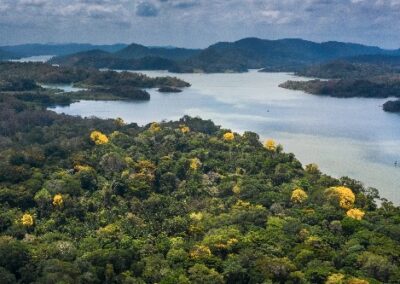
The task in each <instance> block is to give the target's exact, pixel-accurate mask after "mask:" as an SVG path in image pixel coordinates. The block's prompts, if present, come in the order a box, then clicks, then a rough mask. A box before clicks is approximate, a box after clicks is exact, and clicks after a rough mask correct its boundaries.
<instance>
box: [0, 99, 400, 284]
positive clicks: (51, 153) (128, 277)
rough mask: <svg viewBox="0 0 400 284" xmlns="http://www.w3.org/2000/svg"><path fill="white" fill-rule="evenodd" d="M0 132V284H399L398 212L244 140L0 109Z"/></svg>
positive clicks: (204, 127) (10, 105) (191, 121)
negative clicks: (62, 283)
mask: <svg viewBox="0 0 400 284" xmlns="http://www.w3.org/2000/svg"><path fill="white" fill-rule="evenodd" d="M0 125H1V128H0V129H1V130H0V157H1V159H0V205H1V206H0V220H1V222H0V282H1V283H16V282H20V283H56V282H64V283H107V282H108V283H193V284H201V283H221V284H222V283H243V284H244V283H317V284H318V283H320V284H325V283H338V281H340V282H342V283H346V284H369V283H370V284H374V283H396V282H398V280H399V275H400V270H399V267H400V263H399V259H400V238H399V236H400V234H399V228H400V226H399V218H400V210H399V208H398V207H395V206H394V205H393V204H392V203H390V202H388V201H386V200H381V207H378V206H377V205H376V203H375V202H376V201H375V200H376V199H379V195H378V192H377V190H375V189H371V188H365V187H363V185H362V184H361V183H360V182H357V181H355V180H352V179H350V178H348V177H343V178H341V179H335V178H332V177H330V176H328V175H325V174H323V173H321V172H320V170H319V169H318V166H316V165H315V164H311V165H307V166H305V167H303V166H302V165H301V164H300V162H299V161H298V160H297V159H296V157H295V156H294V155H293V154H289V153H285V152H284V151H283V149H282V146H280V145H279V144H277V143H276V142H275V141H273V140H268V141H267V142H266V143H265V144H264V145H263V144H262V143H261V142H260V139H259V136H258V135H257V134H256V133H252V132H245V133H244V134H243V135H240V134H238V133H233V132H231V131H230V130H228V129H222V128H221V127H219V126H216V125H214V123H212V122H211V121H204V120H201V119H199V118H190V117H184V118H182V119H180V120H179V121H171V122H165V123H152V124H149V125H146V126H143V127H139V126H138V125H136V124H134V123H132V124H126V123H124V121H123V120H122V119H116V120H100V119H96V118H90V119H82V118H79V117H71V116H66V115H57V114H55V113H53V112H50V111H47V110H45V109H43V108H42V107H40V106H38V105H36V104H33V105H29V104H26V103H25V102H23V101H20V100H19V99H18V98H16V97H4V96H0ZM340 282H339V283H340Z"/></svg>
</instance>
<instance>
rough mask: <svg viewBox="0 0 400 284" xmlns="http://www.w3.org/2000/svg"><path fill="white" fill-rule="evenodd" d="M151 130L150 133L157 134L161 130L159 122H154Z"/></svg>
mask: <svg viewBox="0 0 400 284" xmlns="http://www.w3.org/2000/svg"><path fill="white" fill-rule="evenodd" d="M149 130H150V132H153V133H156V132H159V131H160V130H161V126H160V124H158V123H157V122H153V123H152V124H150V127H149Z"/></svg>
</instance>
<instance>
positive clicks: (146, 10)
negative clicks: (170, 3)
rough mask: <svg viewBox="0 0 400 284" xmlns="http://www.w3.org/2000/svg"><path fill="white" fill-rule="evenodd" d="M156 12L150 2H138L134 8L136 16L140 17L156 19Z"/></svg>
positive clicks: (155, 8)
mask: <svg viewBox="0 0 400 284" xmlns="http://www.w3.org/2000/svg"><path fill="white" fill-rule="evenodd" d="M158 12H159V11H158V9H157V7H156V6H155V5H154V4H152V3H150V2H140V3H138V4H137V6H136V15H138V16H140V17H156V16H157V15H158Z"/></svg>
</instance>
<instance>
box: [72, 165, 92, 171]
mask: <svg viewBox="0 0 400 284" xmlns="http://www.w3.org/2000/svg"><path fill="white" fill-rule="evenodd" d="M74 170H75V172H90V171H92V170H93V168H92V167H91V166H83V165H76V166H74Z"/></svg>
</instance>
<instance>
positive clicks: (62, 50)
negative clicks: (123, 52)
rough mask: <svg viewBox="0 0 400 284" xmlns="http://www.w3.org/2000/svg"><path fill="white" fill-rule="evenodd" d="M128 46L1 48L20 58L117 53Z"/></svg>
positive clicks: (80, 45) (61, 45)
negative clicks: (96, 51) (97, 52)
mask: <svg viewBox="0 0 400 284" xmlns="http://www.w3.org/2000/svg"><path fill="white" fill-rule="evenodd" d="M126 46H127V45H126V44H112V45H93V44H84V43H65V44H21V45H9V46H2V47H0V48H1V49H2V50H4V51H7V52H11V53H13V54H15V55H17V56H19V57H29V56H40V55H56V56H62V55H67V54H73V53H77V52H82V51H89V50H94V49H99V50H103V51H107V52H116V51H118V50H120V49H122V48H124V47H126Z"/></svg>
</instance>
